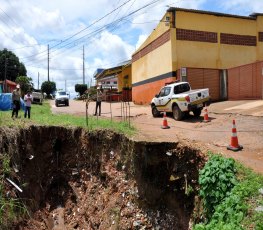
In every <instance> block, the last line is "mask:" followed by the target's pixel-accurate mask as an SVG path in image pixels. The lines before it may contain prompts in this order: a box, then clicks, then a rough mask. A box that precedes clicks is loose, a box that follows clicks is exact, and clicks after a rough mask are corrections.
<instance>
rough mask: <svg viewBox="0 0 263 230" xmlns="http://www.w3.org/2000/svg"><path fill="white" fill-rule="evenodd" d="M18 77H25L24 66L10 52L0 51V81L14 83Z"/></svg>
mask: <svg viewBox="0 0 263 230" xmlns="http://www.w3.org/2000/svg"><path fill="white" fill-rule="evenodd" d="M18 76H27V71H26V68H25V66H24V64H23V63H22V62H20V61H19V58H18V57H17V56H16V55H15V54H14V53H13V52H12V51H8V50H7V49H4V50H0V80H2V81H3V80H5V79H7V80H10V81H16V78H17V77H18Z"/></svg>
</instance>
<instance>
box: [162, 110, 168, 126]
mask: <svg viewBox="0 0 263 230" xmlns="http://www.w3.org/2000/svg"><path fill="white" fill-rule="evenodd" d="M161 128H162V129H170V126H168V122H167V119H166V112H163V125H162V127H161Z"/></svg>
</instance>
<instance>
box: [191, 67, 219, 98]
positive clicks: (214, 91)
mask: <svg viewBox="0 0 263 230" xmlns="http://www.w3.org/2000/svg"><path fill="white" fill-rule="evenodd" d="M219 72H220V71H219V70H218V69H199V68H187V81H188V82H189V83H190V85H191V88H192V89H202V88H209V94H210V96H211V98H212V100H213V101H218V100H220V75H219Z"/></svg>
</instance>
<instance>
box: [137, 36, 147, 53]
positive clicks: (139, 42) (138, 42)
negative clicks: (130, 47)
mask: <svg viewBox="0 0 263 230" xmlns="http://www.w3.org/2000/svg"><path fill="white" fill-rule="evenodd" d="M147 37H148V35H146V34H141V35H140V36H139V39H138V41H137V43H136V49H138V48H139V47H140V46H141V44H142V43H144V41H145V40H146V39H147Z"/></svg>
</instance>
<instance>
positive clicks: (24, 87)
mask: <svg viewBox="0 0 263 230" xmlns="http://www.w3.org/2000/svg"><path fill="white" fill-rule="evenodd" d="M16 83H17V84H19V85H20V89H21V94H22V98H23V97H24V95H25V94H26V93H27V92H28V91H32V89H33V88H34V87H33V82H32V78H30V77H27V76H20V77H17V78H16Z"/></svg>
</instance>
